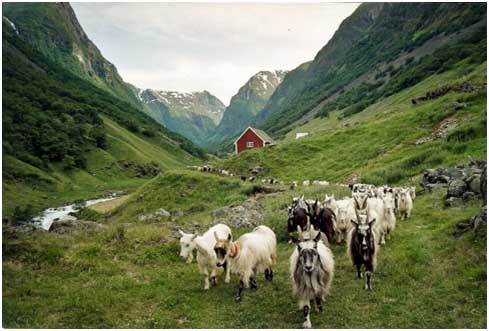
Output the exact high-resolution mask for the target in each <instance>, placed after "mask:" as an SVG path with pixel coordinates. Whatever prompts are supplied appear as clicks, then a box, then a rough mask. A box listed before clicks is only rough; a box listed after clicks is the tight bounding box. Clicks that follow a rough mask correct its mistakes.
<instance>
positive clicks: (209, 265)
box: [179, 224, 232, 290]
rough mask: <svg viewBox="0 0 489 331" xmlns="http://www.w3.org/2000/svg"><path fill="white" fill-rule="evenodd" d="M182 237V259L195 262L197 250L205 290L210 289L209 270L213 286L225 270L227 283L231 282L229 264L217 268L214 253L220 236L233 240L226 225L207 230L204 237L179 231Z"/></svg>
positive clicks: (218, 225)
mask: <svg viewBox="0 0 489 331" xmlns="http://www.w3.org/2000/svg"><path fill="white" fill-rule="evenodd" d="M179 232H180V235H181V236H182V237H181V238H180V248H181V249H180V257H182V258H184V259H186V260H187V263H191V262H192V260H193V251H194V249H195V250H197V264H198V266H199V271H200V273H201V274H203V275H204V289H205V290H208V289H209V287H210V286H209V269H210V270H212V271H211V280H212V284H213V285H216V284H217V276H218V274H219V273H220V272H221V271H222V269H224V271H225V273H226V277H225V278H224V282H225V283H229V282H230V269H229V266H228V264H227V263H225V262H224V263H222V264H221V265H219V266H216V254H215V252H214V245H215V244H216V241H217V238H216V234H217V235H218V236H221V237H223V238H228V239H229V240H231V239H232V233H231V229H230V228H229V227H228V226H227V225H225V224H217V225H214V226H213V227H211V228H210V229H209V230H207V231H206V232H205V233H204V234H203V235H202V236H198V235H197V234H188V233H185V232H183V231H182V230H179Z"/></svg>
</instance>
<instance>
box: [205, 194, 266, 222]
mask: <svg viewBox="0 0 489 331" xmlns="http://www.w3.org/2000/svg"><path fill="white" fill-rule="evenodd" d="M211 216H212V218H213V219H214V224H217V223H224V224H227V225H229V226H231V227H236V228H242V227H252V226H257V225H259V224H261V223H262V222H263V214H262V212H261V206H260V205H259V203H258V202H257V201H256V200H255V199H248V200H246V201H245V202H243V204H241V205H238V206H227V207H222V208H219V209H216V210H214V211H213V212H212V213H211Z"/></svg>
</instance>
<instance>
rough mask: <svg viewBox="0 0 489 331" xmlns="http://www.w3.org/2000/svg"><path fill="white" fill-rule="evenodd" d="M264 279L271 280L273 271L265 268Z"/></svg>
mask: <svg viewBox="0 0 489 331" xmlns="http://www.w3.org/2000/svg"><path fill="white" fill-rule="evenodd" d="M265 279H266V280H268V281H270V282H271V281H272V280H273V271H272V269H269V268H267V269H265Z"/></svg>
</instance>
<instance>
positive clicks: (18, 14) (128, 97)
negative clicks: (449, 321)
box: [2, 2, 140, 106]
mask: <svg viewBox="0 0 489 331" xmlns="http://www.w3.org/2000/svg"><path fill="white" fill-rule="evenodd" d="M2 9H3V15H4V16H5V17H6V18H7V19H8V20H9V21H10V22H11V23H12V24H14V25H15V28H16V30H17V32H18V35H19V36H20V37H21V38H22V39H23V40H24V41H26V42H27V43H29V44H30V45H31V46H32V47H34V48H35V49H37V50H38V51H40V52H41V53H42V54H44V55H45V56H46V57H47V58H48V59H50V60H52V61H54V62H55V63H57V64H58V65H61V66H62V67H63V68H64V69H67V70H69V71H70V72H72V73H73V74H75V75H77V76H78V77H80V78H83V79H85V80H88V81H89V82H91V83H93V84H94V85H96V86H98V87H100V88H102V89H104V90H106V91H109V92H110V93H112V94H113V95H115V96H117V97H119V98H121V99H123V100H125V101H128V102H130V103H132V104H133V105H135V106H139V105H140V104H139V101H138V100H137V98H136V96H135V95H134V94H133V93H132V91H131V89H130V87H129V86H128V85H127V84H126V83H125V82H124V81H123V80H122V78H121V77H120V75H119V73H118V72H117V69H116V67H115V66H114V65H113V64H112V63H110V62H109V61H107V60H106V59H105V58H104V57H103V56H102V54H101V53H100V50H99V49H98V48H97V46H96V45H95V44H94V43H93V42H92V41H91V40H90V39H89V38H88V37H87V35H86V34H85V32H84V31H83V29H82V27H81V26H80V24H79V22H78V20H77V18H76V16H75V13H74V11H73V9H72V8H71V6H70V4H69V3H66V2H57V3H54V2H52V3H3V4H2Z"/></svg>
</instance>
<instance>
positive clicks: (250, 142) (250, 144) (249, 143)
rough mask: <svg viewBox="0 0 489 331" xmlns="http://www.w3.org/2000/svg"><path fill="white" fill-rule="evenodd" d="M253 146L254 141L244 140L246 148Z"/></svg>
mask: <svg viewBox="0 0 489 331" xmlns="http://www.w3.org/2000/svg"><path fill="white" fill-rule="evenodd" d="M253 147H255V143H254V142H252V141H247V142H246V148H253Z"/></svg>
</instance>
